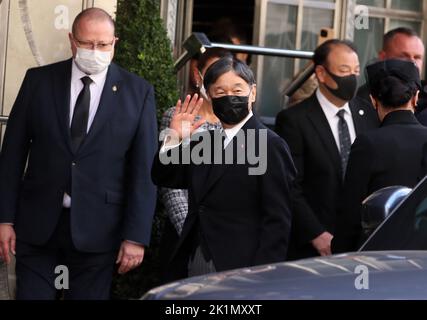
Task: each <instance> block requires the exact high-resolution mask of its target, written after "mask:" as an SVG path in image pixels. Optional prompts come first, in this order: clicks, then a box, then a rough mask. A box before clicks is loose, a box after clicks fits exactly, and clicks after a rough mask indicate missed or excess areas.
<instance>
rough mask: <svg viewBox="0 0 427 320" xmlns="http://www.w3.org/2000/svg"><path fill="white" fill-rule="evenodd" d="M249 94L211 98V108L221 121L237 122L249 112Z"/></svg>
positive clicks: (231, 123)
mask: <svg viewBox="0 0 427 320" xmlns="http://www.w3.org/2000/svg"><path fill="white" fill-rule="evenodd" d="M248 105H249V96H223V97H220V98H212V108H213V112H214V113H215V115H216V116H217V117H218V119H219V120H220V121H221V122H224V123H226V124H229V125H233V124H237V123H239V122H240V121H242V120H243V119H244V118H246V116H247V115H248V114H249V107H248Z"/></svg>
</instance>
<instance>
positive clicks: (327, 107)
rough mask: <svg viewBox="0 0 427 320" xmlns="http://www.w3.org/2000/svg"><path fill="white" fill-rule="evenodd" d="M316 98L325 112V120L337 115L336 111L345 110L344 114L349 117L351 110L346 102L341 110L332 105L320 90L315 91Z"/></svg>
mask: <svg viewBox="0 0 427 320" xmlns="http://www.w3.org/2000/svg"><path fill="white" fill-rule="evenodd" d="M316 97H317V100H319V103H320V105H321V107H322V109H323V111H324V112H325V115H326V117H327V118H333V117H335V116H336V115H337V113H338V111H340V110H345V112H346V113H348V114H349V115H351V109H350V105H349V104H348V102H346V103H345V105H343V106H342V107H341V108H339V107H337V106H336V105H334V104H333V103H332V102H330V101H329V100H328V98H326V97H325V95H324V94H323V93H322V92H321V91H320V89H317V90H316Z"/></svg>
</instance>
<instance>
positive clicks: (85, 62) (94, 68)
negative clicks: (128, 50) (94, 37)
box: [75, 48, 111, 74]
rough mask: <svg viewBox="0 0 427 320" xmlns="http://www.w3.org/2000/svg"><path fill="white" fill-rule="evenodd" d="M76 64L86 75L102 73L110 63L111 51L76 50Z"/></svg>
mask: <svg viewBox="0 0 427 320" xmlns="http://www.w3.org/2000/svg"><path fill="white" fill-rule="evenodd" d="M75 61H76V64H77V65H78V67H79V68H80V70H82V71H83V72H85V73H87V74H97V73H100V72H102V71H104V70H105V69H106V68H107V67H108V66H109V65H110V63H111V51H99V50H88V49H83V48H77V53H76V58H75Z"/></svg>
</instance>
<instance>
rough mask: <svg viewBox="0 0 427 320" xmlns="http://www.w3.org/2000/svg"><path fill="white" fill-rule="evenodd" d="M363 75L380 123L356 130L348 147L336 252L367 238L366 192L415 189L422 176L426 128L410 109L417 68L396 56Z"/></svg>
mask: <svg viewBox="0 0 427 320" xmlns="http://www.w3.org/2000/svg"><path fill="white" fill-rule="evenodd" d="M367 74H368V80H369V81H368V82H369V88H370V92H371V95H372V97H373V103H374V106H375V108H376V110H377V112H378V114H379V118H380V120H381V126H380V128H378V129H375V130H371V131H369V132H366V133H363V134H361V135H359V136H358V137H357V139H356V141H355V142H354V144H353V146H352V149H351V153H350V158H349V161H348V168H347V173H346V178H345V183H344V188H343V190H344V191H343V196H342V208H341V209H340V210H339V215H338V218H337V230H336V236H335V237H334V239H333V246H332V247H333V248H332V249H333V251H334V252H346V251H355V250H357V249H358V248H359V246H360V245H361V244H362V242H363V241H364V240H366V236H367V235H365V234H363V232H362V217H361V207H362V201H363V200H364V199H365V198H366V197H367V196H369V195H370V194H372V193H373V192H375V191H377V190H379V189H381V188H384V187H388V186H396V185H400V186H407V187H409V188H413V187H414V186H415V185H416V184H417V183H418V182H419V181H420V180H421V178H423V177H424V168H423V161H424V159H425V149H424V146H427V128H426V127H424V126H422V125H421V124H420V123H419V122H418V121H417V119H416V118H415V116H414V111H413V110H414V107H415V106H416V105H417V100H418V94H419V92H420V90H421V88H422V85H421V81H420V75H419V70H418V69H417V67H416V65H415V64H414V63H413V62H410V61H404V60H396V59H394V60H384V61H380V62H377V63H375V64H372V65H370V66H368V67H367ZM393 236H395V235H390V237H393Z"/></svg>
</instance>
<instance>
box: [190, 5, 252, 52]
mask: <svg viewBox="0 0 427 320" xmlns="http://www.w3.org/2000/svg"><path fill="white" fill-rule="evenodd" d="M254 13H255V0H194V7H193V32H204V33H206V35H208V38H209V37H210V38H209V39H210V40H211V38H213V39H212V40H211V41H214V42H219V40H221V39H219V40H218V39H216V36H215V33H216V34H218V33H219V31H220V30H215V29H218V26H220V27H221V26H224V25H225V24H228V23H230V22H231V23H232V24H233V26H234V27H235V28H236V30H238V32H240V33H242V36H244V38H245V41H244V42H246V44H252V37H253V24H254ZM224 21H226V22H225V23H224ZM218 22H219V24H218Z"/></svg>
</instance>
